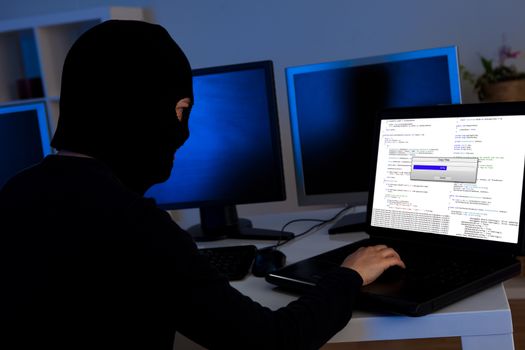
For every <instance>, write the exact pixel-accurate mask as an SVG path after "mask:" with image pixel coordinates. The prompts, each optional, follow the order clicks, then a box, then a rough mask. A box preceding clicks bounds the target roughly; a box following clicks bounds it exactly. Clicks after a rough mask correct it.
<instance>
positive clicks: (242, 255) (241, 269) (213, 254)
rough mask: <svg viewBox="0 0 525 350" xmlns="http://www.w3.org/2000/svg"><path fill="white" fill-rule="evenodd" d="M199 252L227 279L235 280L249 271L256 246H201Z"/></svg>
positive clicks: (241, 277)
mask: <svg viewBox="0 0 525 350" xmlns="http://www.w3.org/2000/svg"><path fill="white" fill-rule="evenodd" d="M199 253H200V254H202V255H204V256H206V257H207V258H208V260H209V261H210V264H211V265H212V266H213V267H215V268H216V269H217V270H218V271H219V272H220V273H222V274H223V275H225V276H226V277H227V278H228V280H230V281H237V280H241V279H243V278H244V277H245V276H246V275H247V274H248V272H250V268H251V266H252V263H253V260H254V259H255V255H256V253H257V248H256V247H255V246H254V245H238V246H231V247H217V248H202V249H199Z"/></svg>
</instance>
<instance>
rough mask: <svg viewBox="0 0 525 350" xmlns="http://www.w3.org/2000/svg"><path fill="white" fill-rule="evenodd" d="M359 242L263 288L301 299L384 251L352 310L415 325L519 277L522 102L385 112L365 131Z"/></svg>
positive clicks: (524, 151)
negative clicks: (385, 258) (391, 262)
mask: <svg viewBox="0 0 525 350" xmlns="http://www.w3.org/2000/svg"><path fill="white" fill-rule="evenodd" d="M373 142H374V147H373V153H372V169H371V170H372V171H371V182H370V190H369V197H368V204H367V218H366V220H367V223H366V232H367V233H368V234H369V238H368V239H365V240H362V241H359V242H356V243H353V244H349V245H346V246H343V247H341V248H338V249H335V250H332V251H329V252H326V253H323V254H320V255H317V256H314V257H311V258H308V259H306V260H302V261H300V262H297V263H294V264H291V265H288V266H286V267H284V268H282V269H280V270H277V271H275V272H273V273H270V274H268V275H267V276H266V280H267V281H268V282H269V283H272V284H275V285H277V286H280V287H282V288H285V289H291V290H294V291H299V292H301V291H305V290H308V289H309V288H312V286H315V284H316V283H317V282H318V281H319V279H320V278H322V276H323V275H325V274H326V273H328V272H329V271H330V270H332V269H334V268H335V267H337V266H339V265H340V264H341V262H342V261H343V259H344V258H345V257H346V256H347V255H349V254H350V253H352V252H353V251H355V250H356V249H357V248H359V247H361V246H368V245H375V244H387V245H389V246H391V247H393V248H394V249H396V250H397V251H398V253H399V254H400V256H401V258H402V259H403V260H404V262H405V264H406V265H407V268H406V269H402V268H398V267H394V268H390V269H388V270H387V271H385V273H383V275H381V276H380V277H379V278H378V279H377V280H376V281H375V282H373V283H371V284H369V285H367V286H364V287H363V288H362V290H361V293H360V296H359V297H358V301H357V307H358V308H360V309H365V310H373V311H379V312H392V313H396V314H404V315H410V316H422V315H426V314H428V313H431V312H433V311H435V310H438V309H440V308H442V307H444V306H446V305H449V304H451V303H453V302H456V301H458V300H460V299H463V298H465V297H467V296H469V295H472V294H474V293H477V292H479V291H481V290H483V289H486V288H488V287H490V286H493V285H495V284H497V283H501V282H502V281H504V280H506V279H509V278H511V277H513V276H516V275H518V274H519V273H520V270H521V266H520V262H519V261H518V259H517V258H516V257H517V255H523V252H524V233H523V232H524V230H523V228H524V213H523V210H522V208H523V195H524V186H523V185H524V169H525V102H507V103H484V104H463V105H461V104H457V105H442V106H425V107H406V108H395V109H387V110H384V111H382V112H380V113H379V114H378V116H377V120H376V126H375V130H374V138H373Z"/></svg>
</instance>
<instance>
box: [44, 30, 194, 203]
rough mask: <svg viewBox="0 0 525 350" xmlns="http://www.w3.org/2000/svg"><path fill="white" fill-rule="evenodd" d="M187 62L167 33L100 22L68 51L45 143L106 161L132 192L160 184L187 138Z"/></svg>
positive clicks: (189, 94) (190, 91) (190, 93)
mask: <svg viewBox="0 0 525 350" xmlns="http://www.w3.org/2000/svg"><path fill="white" fill-rule="evenodd" d="M186 97H189V98H191V100H192V101H193V87H192V75H191V67H190V64H189V62H188V60H187V58H186V56H185V55H184V53H183V52H182V50H181V49H180V48H179V46H178V45H177V44H176V43H175V41H173V39H172V38H171V37H170V35H169V34H168V32H167V31H166V30H165V29H164V28H162V27H161V26H159V25H154V24H149V23H145V22H139V21H116V20H111V21H107V22H103V23H101V24H99V25H97V26H95V27H93V28H91V29H90V30H88V31H86V32H85V33H84V34H83V35H82V36H81V37H80V38H79V39H78V40H77V41H76V42H75V43H74V44H73V46H72V47H71V49H70V51H69V52H68V54H67V56H66V60H65V63H64V69H63V72H62V87H61V95H60V118H59V121H58V127H57V131H56V133H55V136H54V137H53V141H52V142H51V145H52V146H53V147H54V148H56V149H59V150H68V151H73V152H78V153H83V154H86V155H89V156H92V157H94V158H97V159H99V160H101V161H103V162H104V163H106V164H107V165H108V166H109V167H110V168H111V169H112V170H113V171H114V172H115V174H116V175H117V177H118V178H119V179H120V180H121V181H122V182H123V183H124V184H125V185H126V186H128V187H129V188H130V189H132V190H134V191H136V192H138V193H144V192H145V191H146V190H147V189H148V188H149V187H151V186H152V185H153V184H155V183H159V182H163V181H166V180H167V179H168V177H169V175H170V172H171V168H172V166H173V156H174V154H175V151H176V150H177V148H179V147H180V146H181V145H182V144H183V143H184V141H185V140H186V139H187V138H188V135H189V132H188V125H187V115H186V116H184V117H185V118H183V121H182V122H180V121H179V120H178V119H177V115H176V112H175V106H176V104H177V102H178V101H179V100H181V99H183V98H186Z"/></svg>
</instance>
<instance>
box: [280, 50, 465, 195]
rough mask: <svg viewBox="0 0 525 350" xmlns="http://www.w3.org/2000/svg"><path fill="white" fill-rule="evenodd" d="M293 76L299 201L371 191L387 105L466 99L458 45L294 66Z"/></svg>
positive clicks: (291, 95) (291, 104) (291, 92)
mask: <svg viewBox="0 0 525 350" xmlns="http://www.w3.org/2000/svg"><path fill="white" fill-rule="evenodd" d="M286 78H287V86H288V101H289V108H290V122H291V127H292V137H293V148H294V157H295V167H296V177H297V184H298V196H299V203H300V204H325V203H332V204H336V203H348V202H351V200H350V198H351V196H352V194H353V193H357V192H360V193H362V192H366V191H368V185H369V173H370V156H371V154H370V152H371V148H372V147H371V146H372V145H371V143H372V134H373V133H372V131H373V125H374V119H375V116H376V114H377V112H379V111H380V110H382V109H384V108H388V107H405V106H420V105H435V104H449V103H460V102H461V96H460V86H459V65H458V59H457V50H456V48H455V47H444V48H436V49H427V50H419V51H412V52H405V53H398V54H390V55H383V56H374V57H365V58H357V59H351V60H345V61H337V62H328V63H318V64H312V65H306V66H299V67H290V68H287V69H286ZM360 198H363V200H364V201H366V196H361V197H360ZM316 199H319V201H316ZM354 204H365V202H362V203H354Z"/></svg>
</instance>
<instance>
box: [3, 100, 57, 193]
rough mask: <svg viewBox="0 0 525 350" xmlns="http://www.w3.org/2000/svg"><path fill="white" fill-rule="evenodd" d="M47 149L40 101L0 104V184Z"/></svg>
mask: <svg viewBox="0 0 525 350" xmlns="http://www.w3.org/2000/svg"><path fill="white" fill-rule="evenodd" d="M50 153H51V148H50V146H49V130H48V127H47V118H46V113H45V106H44V104H43V103H30V104H24V105H16V106H4V107H0V188H1V187H2V186H3V185H4V184H5V183H6V182H7V180H9V178H11V177H12V176H13V175H15V174H16V173H18V172H20V171H21V170H23V169H25V168H27V167H30V166H32V165H35V164H36V163H38V162H39V161H41V160H42V159H43V158H44V157H45V156H46V155H48V154H50Z"/></svg>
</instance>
